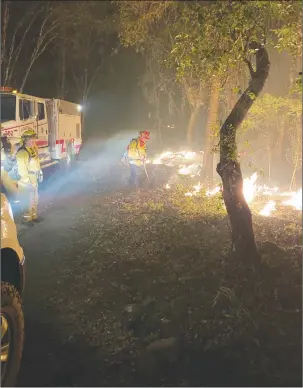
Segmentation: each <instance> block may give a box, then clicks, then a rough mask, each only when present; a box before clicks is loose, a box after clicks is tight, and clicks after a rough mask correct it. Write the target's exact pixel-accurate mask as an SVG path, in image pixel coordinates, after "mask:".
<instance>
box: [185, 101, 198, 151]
mask: <svg viewBox="0 0 303 388" xmlns="http://www.w3.org/2000/svg"><path fill="white" fill-rule="evenodd" d="M199 112H200V105H195V106H194V107H192V109H191V112H190V119H189V122H188V126H187V130H186V140H187V144H188V145H189V146H192V145H193V140H194V129H195V125H196V123H197V120H198V117H199Z"/></svg>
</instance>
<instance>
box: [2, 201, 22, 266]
mask: <svg viewBox="0 0 303 388" xmlns="http://www.w3.org/2000/svg"><path fill="white" fill-rule="evenodd" d="M5 248H8V249H12V250H13V251H14V252H15V253H16V254H17V256H18V259H19V262H20V264H23V261H24V254H23V249H22V248H21V246H20V245H19V241H18V237H17V228H16V224H15V221H14V218H13V213H12V209H11V205H10V203H9V202H8V199H7V198H6V196H5V195H4V194H3V193H1V251H2V250H3V249H5Z"/></svg>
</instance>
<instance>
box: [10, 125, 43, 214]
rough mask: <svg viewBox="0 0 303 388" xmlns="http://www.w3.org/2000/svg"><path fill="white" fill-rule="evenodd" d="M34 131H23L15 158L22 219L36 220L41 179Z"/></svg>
mask: <svg viewBox="0 0 303 388" xmlns="http://www.w3.org/2000/svg"><path fill="white" fill-rule="evenodd" d="M36 137H37V135H36V133H35V131H34V130H32V129H28V130H26V131H25V132H23V134H22V137H21V140H22V145H21V147H20V148H19V150H18V152H17V155H16V160H17V164H18V173H19V175H20V180H19V181H18V189H19V195H20V202H21V205H22V221H23V222H31V221H37V220H38V183H39V182H41V181H42V172H41V168H40V161H39V156H38V149H37V147H36V145H35V138H36Z"/></svg>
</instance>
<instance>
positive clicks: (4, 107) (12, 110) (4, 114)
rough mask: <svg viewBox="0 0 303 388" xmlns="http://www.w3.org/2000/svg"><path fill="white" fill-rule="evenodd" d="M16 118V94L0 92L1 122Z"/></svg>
mask: <svg viewBox="0 0 303 388" xmlns="http://www.w3.org/2000/svg"><path fill="white" fill-rule="evenodd" d="M10 120H16V96H12V95H10V94H1V123H4V122H6V121H10Z"/></svg>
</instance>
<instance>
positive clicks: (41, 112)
mask: <svg viewBox="0 0 303 388" xmlns="http://www.w3.org/2000/svg"><path fill="white" fill-rule="evenodd" d="M44 119H45V111H44V104H43V103H42V102H38V120H39V121H40V120H44Z"/></svg>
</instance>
